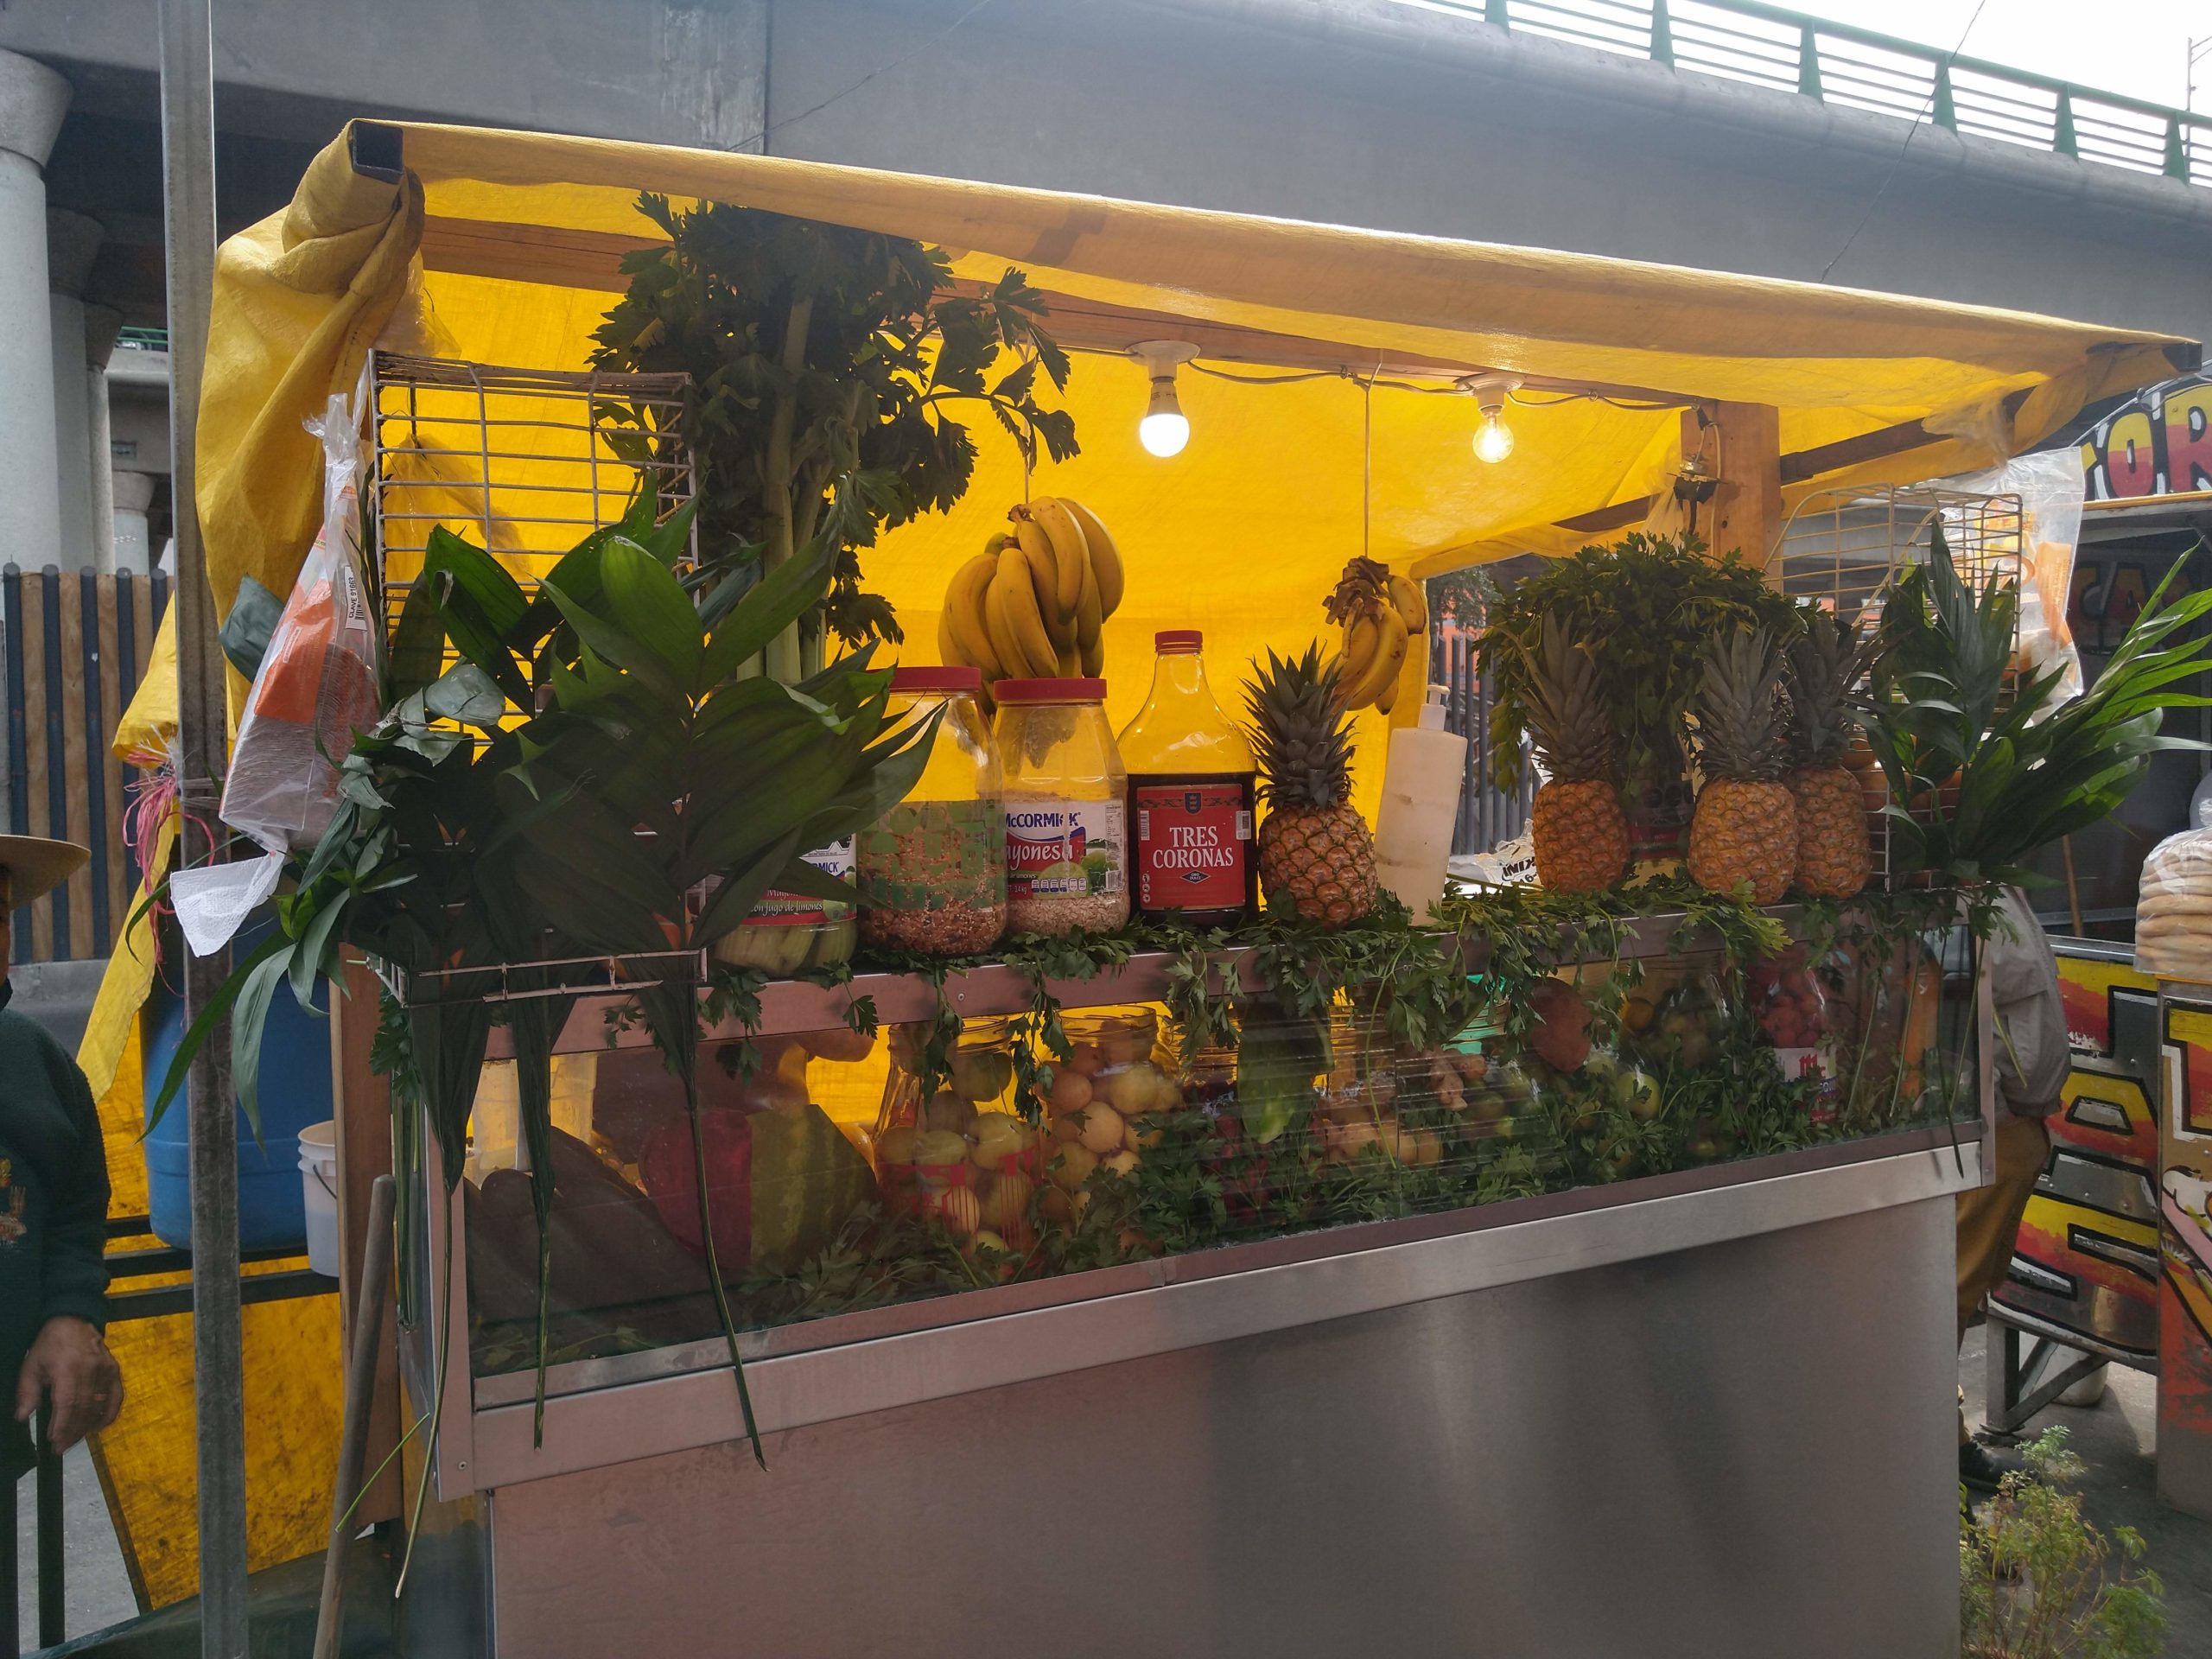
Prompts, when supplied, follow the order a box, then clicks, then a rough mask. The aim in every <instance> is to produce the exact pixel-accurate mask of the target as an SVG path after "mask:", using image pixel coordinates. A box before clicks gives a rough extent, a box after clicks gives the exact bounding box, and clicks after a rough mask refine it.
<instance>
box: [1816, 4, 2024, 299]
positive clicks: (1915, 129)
mask: <svg viewBox="0 0 2212 1659" xmlns="http://www.w3.org/2000/svg"><path fill="white" fill-rule="evenodd" d="M1988 3H1989V0H1974V16H1971V17H1969V18H1967V26H1966V28H1965V29H1961V31H1960V32H1959V43H1958V44H1957V45H1956V46H1955V47H1953V48H1951V49H1950V51H1949V52H1948V53H1947V54H1944V58H1943V61H1942V66H1941V67H1939V68H1938V69H1937V70H1936V75H1935V77H1934V78H1933V79H1930V80H1929V84H1928V96H1927V97H1926V98H1925V99H1923V100H1922V101H1921V105H1920V114H1919V115H1916V116H1915V117H1913V118H1912V125H1911V127H1910V130H1908V131H1907V132H1906V133H1905V136H1904V143H1901V144H1899V145H1898V146H1897V154H1896V155H1895V156H1892V157H1891V160H1890V170H1889V171H1888V172H1886V173H1885V174H1884V175H1882V182H1881V183H1880V184H1879V185H1878V186H1877V187H1876V188H1875V190H1874V194H1872V196H1871V197H1869V198H1868V199H1867V202H1866V212H1864V213H1861V214H1859V222H1858V223H1857V224H1856V225H1854V226H1852V227H1851V234H1850V235H1849V236H1847V237H1845V238H1843V245H1842V246H1841V247H1840V248H1838V249H1837V250H1836V251H1835V257H1834V258H1832V259H1830V260H1829V261H1828V262H1827V264H1825V265H1822V266H1821V281H1822V282H1824V283H1825V282H1826V281H1827V279H1828V273H1829V272H1830V271H1832V270H1834V269H1835V268H1836V265H1837V264H1838V263H1839V262H1840V260H1841V259H1842V258H1843V256H1844V255H1845V254H1847V253H1848V252H1850V251H1851V245H1852V244H1853V242H1856V241H1857V240H1858V239H1859V232H1861V231H1863V230H1865V229H1866V221H1867V220H1868V219H1872V218H1873V217H1874V209H1875V208H1877V207H1880V206H1881V205H1882V198H1883V197H1884V196H1885V195H1886V194H1889V188H1890V184H1891V181H1892V180H1894V179H1895V178H1896V177H1897V169H1898V168H1901V167H1903V166H1904V153H1905V151H1907V150H1909V149H1911V148H1912V141H1913V140H1914V139H1915V138H1917V137H1919V136H1920V123H1921V121H1922V119H1923V118H1924V117H1925V116H1926V115H1927V114H1928V111H1929V109H1930V108H1932V107H1933V106H1934V105H1935V102H1936V88H1937V87H1938V86H1942V84H1943V81H1942V78H1943V76H1944V75H1945V74H1946V73H1948V72H1949V70H1950V67H1951V65H1952V63H1953V62H1954V61H1955V60H1957V58H1958V55H1959V54H1960V53H1961V52H1963V51H1965V50H1966V49H1967V36H1969V35H1972V34H1973V33H1974V25H1975V24H1976V23H1978V22H1980V21H1981V10H1982V8H1983V7H1984V6H1986V5H1987V4H1988Z"/></svg>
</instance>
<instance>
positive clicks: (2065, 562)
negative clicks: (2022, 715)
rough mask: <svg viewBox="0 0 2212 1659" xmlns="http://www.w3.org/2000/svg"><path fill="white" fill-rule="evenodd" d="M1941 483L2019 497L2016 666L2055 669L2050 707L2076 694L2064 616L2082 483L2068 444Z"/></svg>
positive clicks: (2076, 660) (2077, 665) (2075, 660)
mask: <svg viewBox="0 0 2212 1659" xmlns="http://www.w3.org/2000/svg"><path fill="white" fill-rule="evenodd" d="M1945 482H1946V485H1947V486H1948V487H1950V488H1954V489H1961V490H1971V491H1975V492H1978V493H1982V494H1986V495H2017V496H2018V497H2019V498H2020V531H2019V537H2018V547H2017V549H2005V548H1997V547H1993V548H1992V549H1991V551H1993V552H2006V551H2011V552H2013V553H2014V554H2015V556H2017V558H2018V561H2019V580H2020V665H2021V667H2023V668H2024V669H2025V670H2027V671H2029V672H2030V673H2032V674H2037V675H2041V674H2048V673H2050V672H2051V671H2053V670H2054V669H2055V670H2056V671H2058V672H2059V682H2058V696H2057V697H2056V699H2054V700H2053V701H2052V702H2051V704H2050V707H2051V708H2052V709H2056V708H2057V707H2058V706H2059V705H2060V704H2062V703H2064V702H2070V701H2072V700H2073V699H2074V698H2075V697H2078V696H2081V695H2082V690H2083V689H2084V683H2083V680H2082V653H2081V651H2080V649H2079V648H2078V647H2076V646H2075V643H2074V631H2073V629H2072V627H2071V626H2069V624H2068V622H2067V620H2066V610H2067V603H2068V601H2069V598H2070V596H2071V594H2072V589H2073V586H2074V549H2075V543H2078V542H2079V541H2080V540H2081V538H2082V499H2083V496H2084V486H2083V483H2082V461H2081V456H2080V455H2079V454H2077V453H2076V452H2075V450H2073V449H2071V448H2066V449H2053V450H2048V451H2045V452H2044V453H2043V454H2033V455H2019V456H2016V457H2015V458H2014V459H2012V460H2011V461H2006V462H2005V464H2004V465H2003V466H2002V467H1993V468H1991V469H1990V470H1989V471H1988V472H1986V473H1975V474H1971V475H1970V476H1967V477H1965V478H1958V479H1950V480H1945Z"/></svg>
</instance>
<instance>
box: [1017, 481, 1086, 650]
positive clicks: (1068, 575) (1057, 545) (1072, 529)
mask: <svg viewBox="0 0 2212 1659" xmlns="http://www.w3.org/2000/svg"><path fill="white" fill-rule="evenodd" d="M1029 516H1030V517H1031V518H1034V519H1035V520H1036V521H1037V522H1038V523H1039V524H1041V525H1043V526H1044V530H1045V536H1046V540H1048V541H1050V542H1051V543H1052V562H1053V574H1054V575H1055V577H1056V578H1057V582H1056V584H1055V589H1054V593H1053V598H1054V600H1055V601H1057V602H1058V606H1059V612H1060V620H1062V621H1064V622H1072V621H1074V620H1075V607H1076V605H1077V601H1080V600H1081V599H1082V597H1083V574H1084V571H1085V570H1087V569H1090V548H1089V546H1087V545H1086V544H1085V538H1084V533H1083V526H1082V525H1081V524H1077V523H1076V521H1075V515H1074V514H1073V513H1072V512H1069V511H1068V505H1067V503H1066V502H1065V501H1062V500H1059V499H1056V498H1055V497H1052V496H1049V495H1040V496H1039V497H1038V498H1037V499H1035V500H1034V501H1032V502H1031V503H1030V504H1029ZM1046 614H1047V615H1049V614H1050V613H1049V612H1048V613H1046Z"/></svg>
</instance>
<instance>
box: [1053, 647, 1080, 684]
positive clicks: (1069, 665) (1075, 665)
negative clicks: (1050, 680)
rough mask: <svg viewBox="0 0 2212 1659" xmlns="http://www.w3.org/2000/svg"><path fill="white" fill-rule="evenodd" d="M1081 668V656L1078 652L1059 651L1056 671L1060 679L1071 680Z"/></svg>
mask: <svg viewBox="0 0 2212 1659" xmlns="http://www.w3.org/2000/svg"><path fill="white" fill-rule="evenodd" d="M1082 668H1083V658H1082V656H1081V655H1080V654H1079V653H1078V652H1073V651H1064V652H1061V653H1060V656H1059V670H1058V671H1059V676H1060V677H1061V678H1062V679H1064V680H1071V679H1073V678H1075V677H1076V676H1077V674H1078V673H1079V672H1081V671H1082Z"/></svg>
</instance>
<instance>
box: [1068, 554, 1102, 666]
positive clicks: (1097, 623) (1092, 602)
mask: <svg viewBox="0 0 2212 1659" xmlns="http://www.w3.org/2000/svg"><path fill="white" fill-rule="evenodd" d="M1105 620H1106V619H1105V617H1104V616H1103V614H1101V613H1100V611H1099V608H1098V577H1097V575H1096V573H1095V572H1094V571H1093V570H1092V569H1091V568H1090V560H1089V559H1085V560H1084V562H1083V594H1082V597H1081V598H1079V599H1077V601H1076V604H1075V642H1076V644H1077V645H1079V646H1081V647H1082V648H1083V649H1084V650H1086V651H1088V650H1089V649H1090V647H1091V646H1093V645H1096V644H1097V643H1098V630H1099V629H1100V628H1101V627H1103V626H1104V625H1105Z"/></svg>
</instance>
